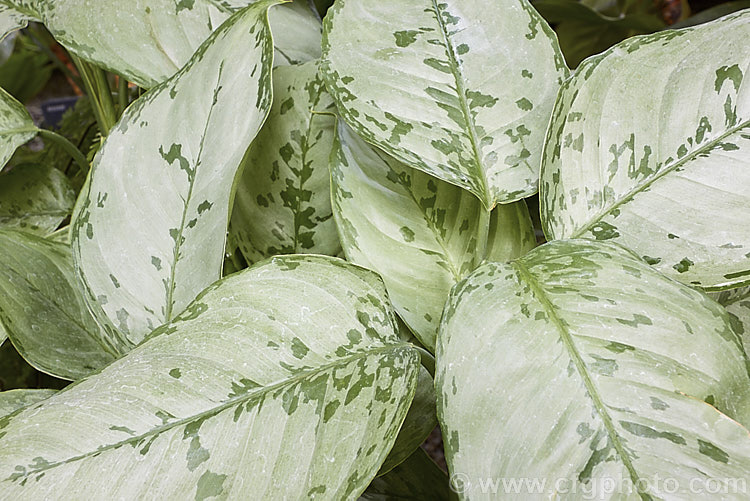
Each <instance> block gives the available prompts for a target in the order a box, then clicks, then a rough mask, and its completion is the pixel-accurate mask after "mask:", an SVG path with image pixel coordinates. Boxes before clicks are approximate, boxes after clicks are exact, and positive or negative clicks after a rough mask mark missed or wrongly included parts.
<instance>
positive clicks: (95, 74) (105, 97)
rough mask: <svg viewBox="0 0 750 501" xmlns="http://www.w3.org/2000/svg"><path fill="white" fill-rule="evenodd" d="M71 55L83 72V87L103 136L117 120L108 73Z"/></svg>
mask: <svg viewBox="0 0 750 501" xmlns="http://www.w3.org/2000/svg"><path fill="white" fill-rule="evenodd" d="M70 57H71V58H72V59H73V63H75V65H76V68H78V72H79V73H80V74H81V79H82V80H83V87H84V89H85V90H86V94H87V95H88V96H89V99H90V100H91V107H92V108H93V111H94V116H95V117H96V122H97V123H98V124H99V131H100V132H101V135H102V136H106V135H107V134H108V133H109V130H110V129H111V128H112V127H113V126H114V125H115V122H116V121H117V113H116V112H115V103H114V101H113V99H112V91H111V90H110V88H109V83H108V82H107V75H106V74H105V73H104V70H102V69H101V68H98V67H96V66H93V65H91V64H89V63H87V62H86V61H83V60H82V59H80V58H78V57H77V56H75V55H73V54H71V55H70Z"/></svg>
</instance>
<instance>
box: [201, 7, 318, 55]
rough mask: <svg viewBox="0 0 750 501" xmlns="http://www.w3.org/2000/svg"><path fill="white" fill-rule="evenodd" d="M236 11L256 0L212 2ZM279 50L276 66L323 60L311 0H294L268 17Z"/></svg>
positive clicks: (275, 44) (274, 41)
mask: <svg viewBox="0 0 750 501" xmlns="http://www.w3.org/2000/svg"><path fill="white" fill-rule="evenodd" d="M209 1H211V2H213V3H214V4H217V5H219V6H220V7H223V8H225V9H227V10H229V11H234V10H237V9H240V8H242V7H246V6H247V5H249V4H251V3H254V2H255V1H257V0H209ZM268 22H269V24H270V25H271V32H272V33H273V43H274V46H275V47H276V53H275V57H274V66H280V65H287V64H300V63H305V62H308V61H313V60H315V59H318V58H320V41H321V30H322V26H321V24H320V18H319V17H318V15H317V14H316V13H315V12H313V11H312V10H311V9H310V4H309V2H308V0H292V1H291V2H289V3H286V4H284V5H281V6H279V7H277V8H275V9H273V10H271V12H270V13H269V14H268Z"/></svg>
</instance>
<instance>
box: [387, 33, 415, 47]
mask: <svg viewBox="0 0 750 501" xmlns="http://www.w3.org/2000/svg"><path fill="white" fill-rule="evenodd" d="M417 35H419V32H418V31H416V30H404V31H397V32H395V33H394V34H393V36H394V38H395V39H396V45H397V46H398V47H408V46H410V45H411V44H413V43H414V42H416V41H417Z"/></svg>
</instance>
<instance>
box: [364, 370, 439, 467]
mask: <svg viewBox="0 0 750 501" xmlns="http://www.w3.org/2000/svg"><path fill="white" fill-rule="evenodd" d="M435 401H436V397H435V383H434V381H433V380H432V376H431V375H430V373H429V371H428V370H427V369H425V368H424V367H420V368H419V378H418V379H417V389H416V392H415V393H414V399H413V400H412V402H411V406H410V407H409V412H408V413H407V414H406V419H404V424H403V425H401V430H400V431H399V432H398V437H396V442H395V443H394V444H393V447H392V448H391V451H390V452H389V453H388V457H386V458H385V461H383V464H382V465H381V466H380V470H379V471H378V475H384V474H387V473H388V472H389V471H391V470H393V469H394V468H396V467H397V466H398V465H400V464H401V463H403V462H404V461H406V460H407V458H408V457H409V456H411V455H412V454H413V453H414V451H415V450H417V449H419V446H420V445H422V444H423V443H424V441H425V440H426V439H427V437H428V436H429V435H430V433H431V432H432V430H434V429H435V427H436V426H437V409H436V407H435Z"/></svg>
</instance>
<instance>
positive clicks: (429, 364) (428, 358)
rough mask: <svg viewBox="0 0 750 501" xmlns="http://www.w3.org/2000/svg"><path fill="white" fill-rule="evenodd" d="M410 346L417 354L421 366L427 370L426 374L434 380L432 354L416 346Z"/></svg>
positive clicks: (433, 359) (433, 358)
mask: <svg viewBox="0 0 750 501" xmlns="http://www.w3.org/2000/svg"><path fill="white" fill-rule="evenodd" d="M411 346H412V348H414V349H415V350H417V351H418V352H419V356H420V358H421V361H422V366H423V367H424V368H425V369H427V372H429V373H430V376H432V378H433V379H434V378H435V357H434V356H432V353H430V352H429V351H427V350H425V349H424V348H422V347H421V346H416V345H411Z"/></svg>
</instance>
